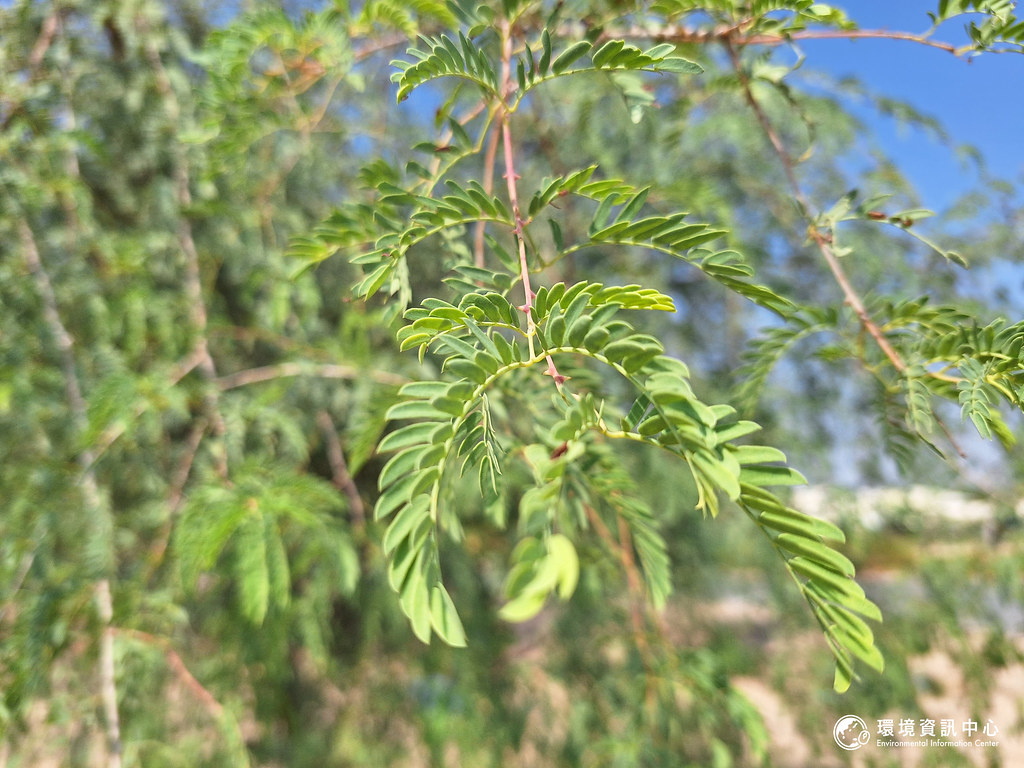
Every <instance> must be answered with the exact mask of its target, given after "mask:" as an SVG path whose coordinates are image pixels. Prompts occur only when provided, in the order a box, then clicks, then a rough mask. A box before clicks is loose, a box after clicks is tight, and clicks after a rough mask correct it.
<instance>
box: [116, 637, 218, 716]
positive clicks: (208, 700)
mask: <svg viewBox="0 0 1024 768" xmlns="http://www.w3.org/2000/svg"><path fill="white" fill-rule="evenodd" d="M115 631H116V632H117V634H119V635H121V636H123V637H126V638H129V639H132V640H138V641H140V642H143V643H146V644H147V645H153V646H156V647H157V648H159V649H160V650H162V651H163V652H164V656H165V657H166V659H167V667H168V668H169V669H170V670H171V672H172V674H174V676H175V677H176V678H178V680H180V681H181V682H182V683H183V684H184V685H185V687H186V688H188V689H189V690H190V691H192V693H193V695H194V696H195V697H196V698H197V699H199V701H200V702H201V703H202V705H203V706H204V707H206V710H207V711H208V712H209V713H210V714H211V715H212V716H213V717H215V718H217V719H220V717H221V716H222V715H223V714H224V707H223V706H221V704H220V702H219V701H217V699H216V698H214V696H213V694H212V693H210V692H209V691H208V690H207V689H206V688H205V687H204V686H203V684H202V683H200V682H199V681H198V680H197V679H196V677H195V675H193V674H192V673H191V672H190V671H189V669H188V667H187V666H185V662H184V661H182V658H181V656H179V655H178V652H177V651H175V650H174V649H173V648H172V647H171V644H170V642H168V641H167V640H166V639H164V638H162V637H157V636H156V635H152V634H150V633H149V632H142V631H140V630H138V629H117V630H115Z"/></svg>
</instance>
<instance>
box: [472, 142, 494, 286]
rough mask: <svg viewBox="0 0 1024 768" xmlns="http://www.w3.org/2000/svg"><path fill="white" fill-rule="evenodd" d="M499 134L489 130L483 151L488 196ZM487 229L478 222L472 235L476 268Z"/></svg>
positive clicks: (485, 224)
mask: <svg viewBox="0 0 1024 768" xmlns="http://www.w3.org/2000/svg"><path fill="white" fill-rule="evenodd" d="M499 138H500V136H499V132H498V131H497V130H495V129H493V128H492V129H491V131H490V134H489V135H488V137H487V149H486V150H485V151H484V178H483V188H484V192H486V193H487V194H488V195H490V194H492V193H493V192H494V161H495V157H496V156H497V154H498V139H499ZM486 229H487V222H485V221H478V222H477V223H476V232H474V234H473V263H474V264H475V265H476V266H477V267H481V268H482V267H483V266H484V232H485V231H486Z"/></svg>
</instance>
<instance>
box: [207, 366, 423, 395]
mask: <svg viewBox="0 0 1024 768" xmlns="http://www.w3.org/2000/svg"><path fill="white" fill-rule="evenodd" d="M291 376H314V377H317V378H321V379H346V380H354V379H361V378H369V379H372V380H373V381H375V382H377V383H378V384H389V385H393V386H396V387H400V386H402V385H403V384H406V383H408V381H409V380H408V379H407V378H405V377H404V376H399V375H398V374H397V373H389V372H387V371H375V370H363V369H360V368H354V367H352V366H348V365H334V364H330V363H324V364H310V363H278V364H277V365H266V366H263V367H261V368H248V369H246V370H244V371H237V372H236V373H231V374H228V375H227V376H221V377H220V378H219V379H216V380H215V381H216V384H217V387H218V388H219V389H220V390H221V391H224V390H228V389H235V388H237V387H244V386H247V385H249V384H258V383H260V382H263V381H271V380H273V379H283V378H289V377H291Z"/></svg>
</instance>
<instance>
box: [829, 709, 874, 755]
mask: <svg viewBox="0 0 1024 768" xmlns="http://www.w3.org/2000/svg"><path fill="white" fill-rule="evenodd" d="M832 737H833V738H834V739H835V740H836V744H838V745H839V746H840V747H842V748H843V749H845V750H849V751H850V752H852V751H853V750H855V749H860V748H861V747H863V746H864V745H865V744H867V743H868V740H869V739H870V738H871V734H870V733H869V732H868V726H867V723H865V722H864V721H863V720H861V719H860V718H859V717H857V716H856V715H843V716H842V717H840V718H839V719H838V720H836V724H835V727H833V728H832Z"/></svg>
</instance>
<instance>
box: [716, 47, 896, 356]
mask: <svg viewBox="0 0 1024 768" xmlns="http://www.w3.org/2000/svg"><path fill="white" fill-rule="evenodd" d="M723 42H724V44H725V49H726V51H728V53H729V59H730V61H731V62H732V66H733V69H735V70H736V76H737V77H738V78H739V82H740V86H741V87H742V88H743V94H744V96H745V97H746V100H747V104H749V105H750V108H751V109H752V110H753V112H754V114H755V115H756V117H757V121H758V122H759V123H760V125H761V128H762V130H763V131H764V133H765V135H766V136H767V137H768V141H769V142H770V143H771V145H772V148H773V149H774V150H775V154H776V156H778V158H779V162H780V163H781V164H782V168H783V170H784V171H785V174H786V179H787V181H788V182H789V186H790V189H791V191H792V193H793V197H794V198H795V199H796V201H797V202H798V203H799V204H800V207H801V209H802V212H803V215H804V217H805V218H806V219H807V221H808V224H809V226H808V233H809V234H810V237H811V239H812V240H813V241H814V243H815V245H817V247H818V250H819V251H820V252H821V255H822V258H824V259H825V263H826V264H827V265H828V268H829V271H830V272H831V273H832V276H833V277H834V278H835V281H836V283H838V284H839V288H840V289H841V290H842V292H843V297H844V298H845V300H846V303H847V304H848V305H849V306H850V308H851V309H853V311H854V313H855V314H856V315H857V318H858V319H859V320H860V324H861V326H862V327H863V328H864V330H865V331H867V332H868V334H870V336H871V338H873V339H874V340H875V343H876V344H878V347H879V349H881V350H882V353H883V354H884V355H885V356H886V357H887V358H889V361H890V362H891V363H892V365H893V368H895V369H896V371H897V372H899V373H903V372H904V371H906V369H907V364H906V363H905V362H903V358H902V357H900V355H899V353H898V352H897V351H896V350H895V349H894V348H893V346H892V344H890V343H889V340H888V339H887V338H886V337H885V334H884V333H882V330H881V329H880V328H879V327H878V325H877V324H876V323H875V322H874V321H873V320H872V319H871V316H870V315H869V314H868V311H867V308H866V307H865V306H864V302H863V301H862V300H861V298H860V295H859V294H858V293H857V291H856V289H855V288H854V287H853V284H852V283H851V282H850V279H849V278H848V277H847V275H846V272H845V270H844V269H843V267H842V265H841V264H840V263H839V259H838V258H837V257H836V254H835V252H834V251H833V250H832V247H831V246H830V245H829V243H828V241H827V240H826V239H825V236H824V235H823V234H822V233H821V232H820V231H819V230H818V227H817V225H816V224H815V222H814V218H813V216H812V215H811V210H812V208H811V205H810V202H809V201H808V200H807V198H806V197H805V196H804V193H803V190H802V189H801V187H800V182H799V181H797V178H796V170H795V168H794V164H793V160H792V158H791V157H790V156H789V153H788V152H787V151H786V148H785V146H784V145H783V143H782V139H781V138H780V137H779V134H778V133H777V132H776V131H775V128H774V127H773V126H772V124H771V121H770V120H769V119H768V115H767V114H765V111H764V109H762V107H761V105H760V103H758V101H757V98H756V97H755V96H754V91H753V89H752V88H751V87H750V79H749V78H748V77H747V73H746V72H745V71H744V69H743V65H742V62H740V57H739V54H737V53H736V48H735V46H734V45H733V42H732V40H731V39H730V38H728V37H727V38H725V39H724V41H723Z"/></svg>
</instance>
